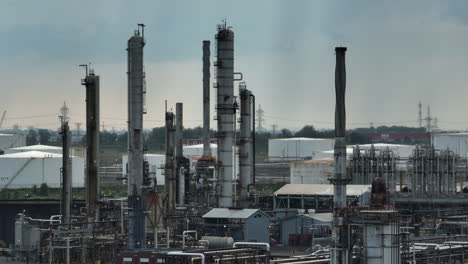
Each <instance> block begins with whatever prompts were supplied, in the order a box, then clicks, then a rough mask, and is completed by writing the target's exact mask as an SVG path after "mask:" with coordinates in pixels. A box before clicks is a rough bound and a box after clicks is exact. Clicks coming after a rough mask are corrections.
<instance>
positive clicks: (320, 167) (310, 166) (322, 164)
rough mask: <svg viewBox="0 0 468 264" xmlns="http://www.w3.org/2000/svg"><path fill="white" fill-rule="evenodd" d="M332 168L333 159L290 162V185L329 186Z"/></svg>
mask: <svg viewBox="0 0 468 264" xmlns="http://www.w3.org/2000/svg"><path fill="white" fill-rule="evenodd" d="M333 168H334V160H333V158H324V159H318V160H303V161H296V162H292V163H290V164H289V169H290V177H291V183H292V184H329V183H330V181H329V180H328V178H330V176H331V175H332V173H333Z"/></svg>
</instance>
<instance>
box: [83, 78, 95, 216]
mask: <svg viewBox="0 0 468 264" xmlns="http://www.w3.org/2000/svg"><path fill="white" fill-rule="evenodd" d="M81 84H82V85H84V86H85V87H86V145H87V146H86V178H85V179H86V180H85V182H86V207H87V212H88V221H89V222H94V221H97V220H99V205H98V194H99V161H100V159H99V76H98V75H95V74H94V72H93V71H92V70H90V73H89V74H88V73H86V78H85V79H83V80H81Z"/></svg>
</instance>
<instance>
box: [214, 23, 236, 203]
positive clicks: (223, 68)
mask: <svg viewBox="0 0 468 264" xmlns="http://www.w3.org/2000/svg"><path fill="white" fill-rule="evenodd" d="M216 40H217V61H216V64H215V66H216V67H217V72H216V87H217V89H218V90H217V105H216V110H217V121H218V131H217V136H216V137H217V139H218V182H219V184H220V189H219V190H218V197H219V198H218V205H219V207H221V208H228V207H232V205H233V203H232V202H233V200H232V189H233V188H232V187H233V168H232V165H233V164H232V163H233V143H234V142H233V138H234V119H235V106H234V32H233V31H232V30H231V29H229V28H226V26H225V25H223V26H220V27H219V29H218V33H217V34H216Z"/></svg>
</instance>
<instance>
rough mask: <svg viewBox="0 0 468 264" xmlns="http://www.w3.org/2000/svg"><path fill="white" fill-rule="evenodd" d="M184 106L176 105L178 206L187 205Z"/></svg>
mask: <svg viewBox="0 0 468 264" xmlns="http://www.w3.org/2000/svg"><path fill="white" fill-rule="evenodd" d="M183 129H184V126H183V104H182V103H176V129H175V142H176V153H175V155H176V160H177V173H176V175H177V204H179V205H183V204H184V203H185V171H184V169H185V168H184V167H183V166H182V163H183V162H182V161H183V159H184V153H183V150H184V148H183V144H184V134H183Z"/></svg>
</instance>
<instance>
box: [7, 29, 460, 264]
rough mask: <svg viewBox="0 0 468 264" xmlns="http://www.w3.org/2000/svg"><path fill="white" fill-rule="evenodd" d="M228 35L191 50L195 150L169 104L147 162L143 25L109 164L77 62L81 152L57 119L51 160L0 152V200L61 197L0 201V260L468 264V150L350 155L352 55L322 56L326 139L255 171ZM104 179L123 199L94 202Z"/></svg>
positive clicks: (64, 121) (176, 107)
mask: <svg viewBox="0 0 468 264" xmlns="http://www.w3.org/2000/svg"><path fill="white" fill-rule="evenodd" d="M234 32H235V31H234V29H233V28H231V27H229V26H228V25H227V23H225V22H223V23H222V24H220V25H218V26H217V29H216V32H213V33H215V34H214V39H210V40H203V39H200V42H199V43H200V46H199V48H198V52H199V55H200V56H199V57H200V58H201V60H200V61H199V63H200V65H201V68H202V72H201V73H200V76H199V77H200V80H202V81H201V82H200V85H199V87H198V88H196V89H197V94H199V95H200V96H199V99H198V98H197V99H196V100H199V103H198V105H199V106H200V108H202V110H203V115H202V116H200V117H199V118H200V120H201V122H200V123H202V137H201V138H198V139H197V140H198V141H197V142H195V143H193V144H189V143H188V142H189V140H191V139H188V138H184V130H185V126H184V121H185V120H184V118H185V117H186V113H188V111H191V109H187V108H186V107H184V102H175V103H174V102H166V105H160V106H158V108H157V109H161V111H160V112H157V113H156V114H157V115H158V116H160V117H161V119H163V120H164V122H165V123H164V142H163V143H164V153H159V154H155V153H148V151H147V150H146V148H145V146H146V145H145V144H147V142H148V139H147V138H145V133H144V122H145V119H144V115H145V114H147V113H148V107H147V105H150V104H152V103H153V102H152V101H150V100H147V99H146V93H147V89H148V90H151V89H154V90H157V89H158V87H147V85H146V69H145V60H144V59H145V54H146V53H145V51H146V49H148V48H149V47H150V46H151V45H152V44H153V43H146V38H145V37H146V36H145V25H144V24H138V26H137V29H136V30H135V31H134V32H133V34H132V35H131V36H130V37H129V39H128V42H127V49H126V52H127V75H126V76H127V81H128V83H127V84H128V86H127V110H128V115H127V116H126V121H127V135H128V136H127V148H126V151H125V155H124V156H123V157H121V159H120V160H119V161H118V162H116V164H117V165H118V166H117V165H115V164H114V165H115V166H114V165H113V166H114V167H112V166H110V165H109V166H104V165H103V162H102V159H104V156H105V155H106V153H105V151H104V150H103V148H102V146H101V144H102V143H101V142H103V141H102V139H100V132H102V131H100V127H101V125H102V122H101V121H100V120H101V111H100V105H101V102H100V101H101V98H102V97H103V96H104V95H103V94H101V91H102V89H100V88H101V84H100V80H101V76H100V75H98V72H99V70H98V68H99V67H98V66H96V71H95V69H92V68H91V66H90V65H89V64H82V65H80V66H81V68H82V69H83V70H84V77H83V79H81V80H76V82H77V83H78V82H80V84H81V85H82V86H84V88H85V93H86V98H81V102H82V103H83V105H84V104H85V106H86V107H85V109H86V115H85V119H86V136H85V138H86V141H85V144H86V147H85V148H84V149H78V148H74V147H72V143H71V142H72V137H73V135H72V132H71V130H70V127H69V119H68V118H67V112H66V111H65V110H64V111H62V115H61V119H60V131H59V135H60V137H61V142H62V145H61V147H50V146H44V145H40V144H39V145H35V146H25V145H26V143H25V142H23V143H21V142H20V144H17V140H16V139H14V140H13V139H11V140H10V141H9V142H13V141H14V143H15V144H11V145H9V144H6V145H8V147H2V149H4V154H3V155H0V168H2V171H3V172H2V174H1V175H2V177H4V178H5V179H3V180H1V181H0V194H1V192H2V191H4V190H7V189H15V188H33V187H32V186H33V185H34V186H40V185H41V184H45V183H47V185H48V186H49V187H55V188H58V189H60V194H59V195H58V198H57V199H55V200H54V199H53V198H50V199H49V200H40V201H34V200H27V199H21V201H17V202H15V201H12V200H11V199H3V198H2V199H0V207H2V208H4V209H2V210H4V211H5V212H9V213H8V214H7V213H5V215H4V216H3V217H2V218H0V220H1V221H0V223H1V225H2V228H4V229H5V230H4V231H2V232H0V233H1V234H6V233H8V232H10V231H9V230H11V232H10V233H11V235H5V236H4V237H0V240H1V239H3V240H5V241H6V244H8V245H2V244H0V248H1V251H0V253H1V254H2V255H4V256H3V259H0V261H2V260H5V261H8V263H49V264H52V263H66V264H69V263H103V264H104V263H116V264H137V263H149V264H151V263H196V264H205V263H206V264H214V263H216V264H218V263H219V264H221V263H223V264H229V263H232V264H234V263H252V264H253V263H265V264H266V263H271V264H282V263H331V264H377V263H384V264H400V263H401V264H405V263H406V264H409V263H411V264H416V263H418V264H419V263H468V235H466V234H467V233H468V195H467V193H468V184H466V182H467V179H468V160H467V158H466V155H464V154H466V150H465V149H464V148H465V144H464V143H463V142H466V141H467V140H465V138H467V137H463V135H460V134H458V135H455V136H456V139H453V138H454V137H455V136H453V135H451V134H447V133H446V134H442V133H440V134H437V133H433V134H431V135H430V137H431V139H430V143H429V144H416V145H403V144H383V143H375V144H374V143H370V144H361V145H359V144H351V143H349V142H347V141H348V134H347V129H346V124H347V123H346V116H347V115H346V114H347V112H346V110H347V109H346V107H345V106H346V91H347V89H346V84H347V82H346V81H347V74H346V73H347V72H346V66H347V65H346V63H347V60H346V56H347V53H352V52H353V50H352V47H350V48H349V50H348V48H347V47H330V49H329V59H330V60H333V55H334V56H335V78H334V84H335V89H334V92H335V99H336V101H335V104H334V105H330V106H329V108H330V109H334V111H335V119H334V120H329V121H330V122H334V134H333V136H331V137H329V138H320V139H318V138H301V137H297V138H292V137H291V138H278V139H270V141H269V152H270V153H269V154H268V160H267V161H265V160H257V158H256V155H255V154H256V147H257V142H256V135H257V133H256V128H257V127H258V126H257V125H258V124H257V122H259V121H260V120H261V119H260V120H259V118H256V113H258V112H259V109H256V100H258V99H259V98H258V95H256V94H255V87H250V86H249V85H248V80H246V76H249V75H250V74H255V73H248V72H240V71H237V70H238V69H237V68H236V63H235V62H236V53H235V47H236V41H235V38H234V36H235V33H234ZM146 34H150V33H149V31H148V30H147V31H146ZM147 46H148V47H147ZM211 51H213V53H214V56H213V58H212V57H211ZM333 52H334V53H333ZM356 60H357V58H354V62H355V61H356ZM211 66H213V68H214V70H215V71H214V72H213V73H211V72H210V69H211ZM71 70H76V68H75V69H71ZM121 74H122V75H123V74H124V73H121ZM103 77H104V76H103ZM330 81H333V80H330ZM156 83H157V82H156ZM211 88H214V90H215V91H216V94H215V95H212V94H210V90H211ZM321 89H332V88H331V87H323V88H321ZM352 92H354V91H352ZM348 93H349V91H348ZM256 96H257V98H256ZM213 98H214V99H213ZM213 102H214V105H215V109H211V103H213ZM65 107H66V106H64V108H65ZM163 110H164V111H163ZM260 110H261V109H260ZM213 119H214V120H215V122H216V124H217V126H216V132H215V133H214V137H213V135H212V133H211V131H212V129H211V128H210V121H211V120H213ZM260 127H261V126H260ZM453 140H458V141H456V142H458V143H453ZM20 141H24V139H20ZM460 142H462V143H460ZM457 144H458V145H457ZM452 145H453V146H455V147H452ZM460 146H462V147H460ZM289 169H290V170H289ZM49 170H50V171H49ZM283 172H284V173H286V174H287V176H286V177H287V181H286V183H287V184H285V185H282V186H280V187H279V188H277V189H276V190H274V192H272V193H269V194H268V193H267V192H266V191H265V190H263V189H262V188H260V187H259V184H261V183H264V182H269V183H271V182H273V181H274V179H276V178H274V177H273V175H280V174H281V173H283ZM3 175H8V176H3ZM33 175H40V177H39V176H33ZM112 175H119V176H115V177H114V176H112ZM112 177H114V178H113V179H114V181H115V183H116V184H118V185H120V186H126V187H124V188H125V189H126V193H127V195H126V196H125V195H120V196H119V195H115V194H106V193H105V192H103V191H102V188H103V187H105V186H106V185H107V184H108V182H107V181H108V180H107V179H108V178H112ZM33 179H34V180H33ZM36 179H38V181H35V180H36ZM278 179H281V177H280V176H278ZM34 188H36V187H34ZM76 188H82V189H84V196H83V197H84V199H77V198H76V197H78V194H76V195H75V194H74V192H75V190H76ZM39 191H40V190H39ZM34 215H42V216H43V217H42V218H38V217H35V216H34ZM46 216H47V217H46ZM12 217H14V218H13V219H12ZM6 229H8V230H6ZM11 236H13V237H11ZM465 248H466V249H465ZM465 254H467V256H466V257H465ZM465 259H466V260H465ZM15 261H18V262H15Z"/></svg>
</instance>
